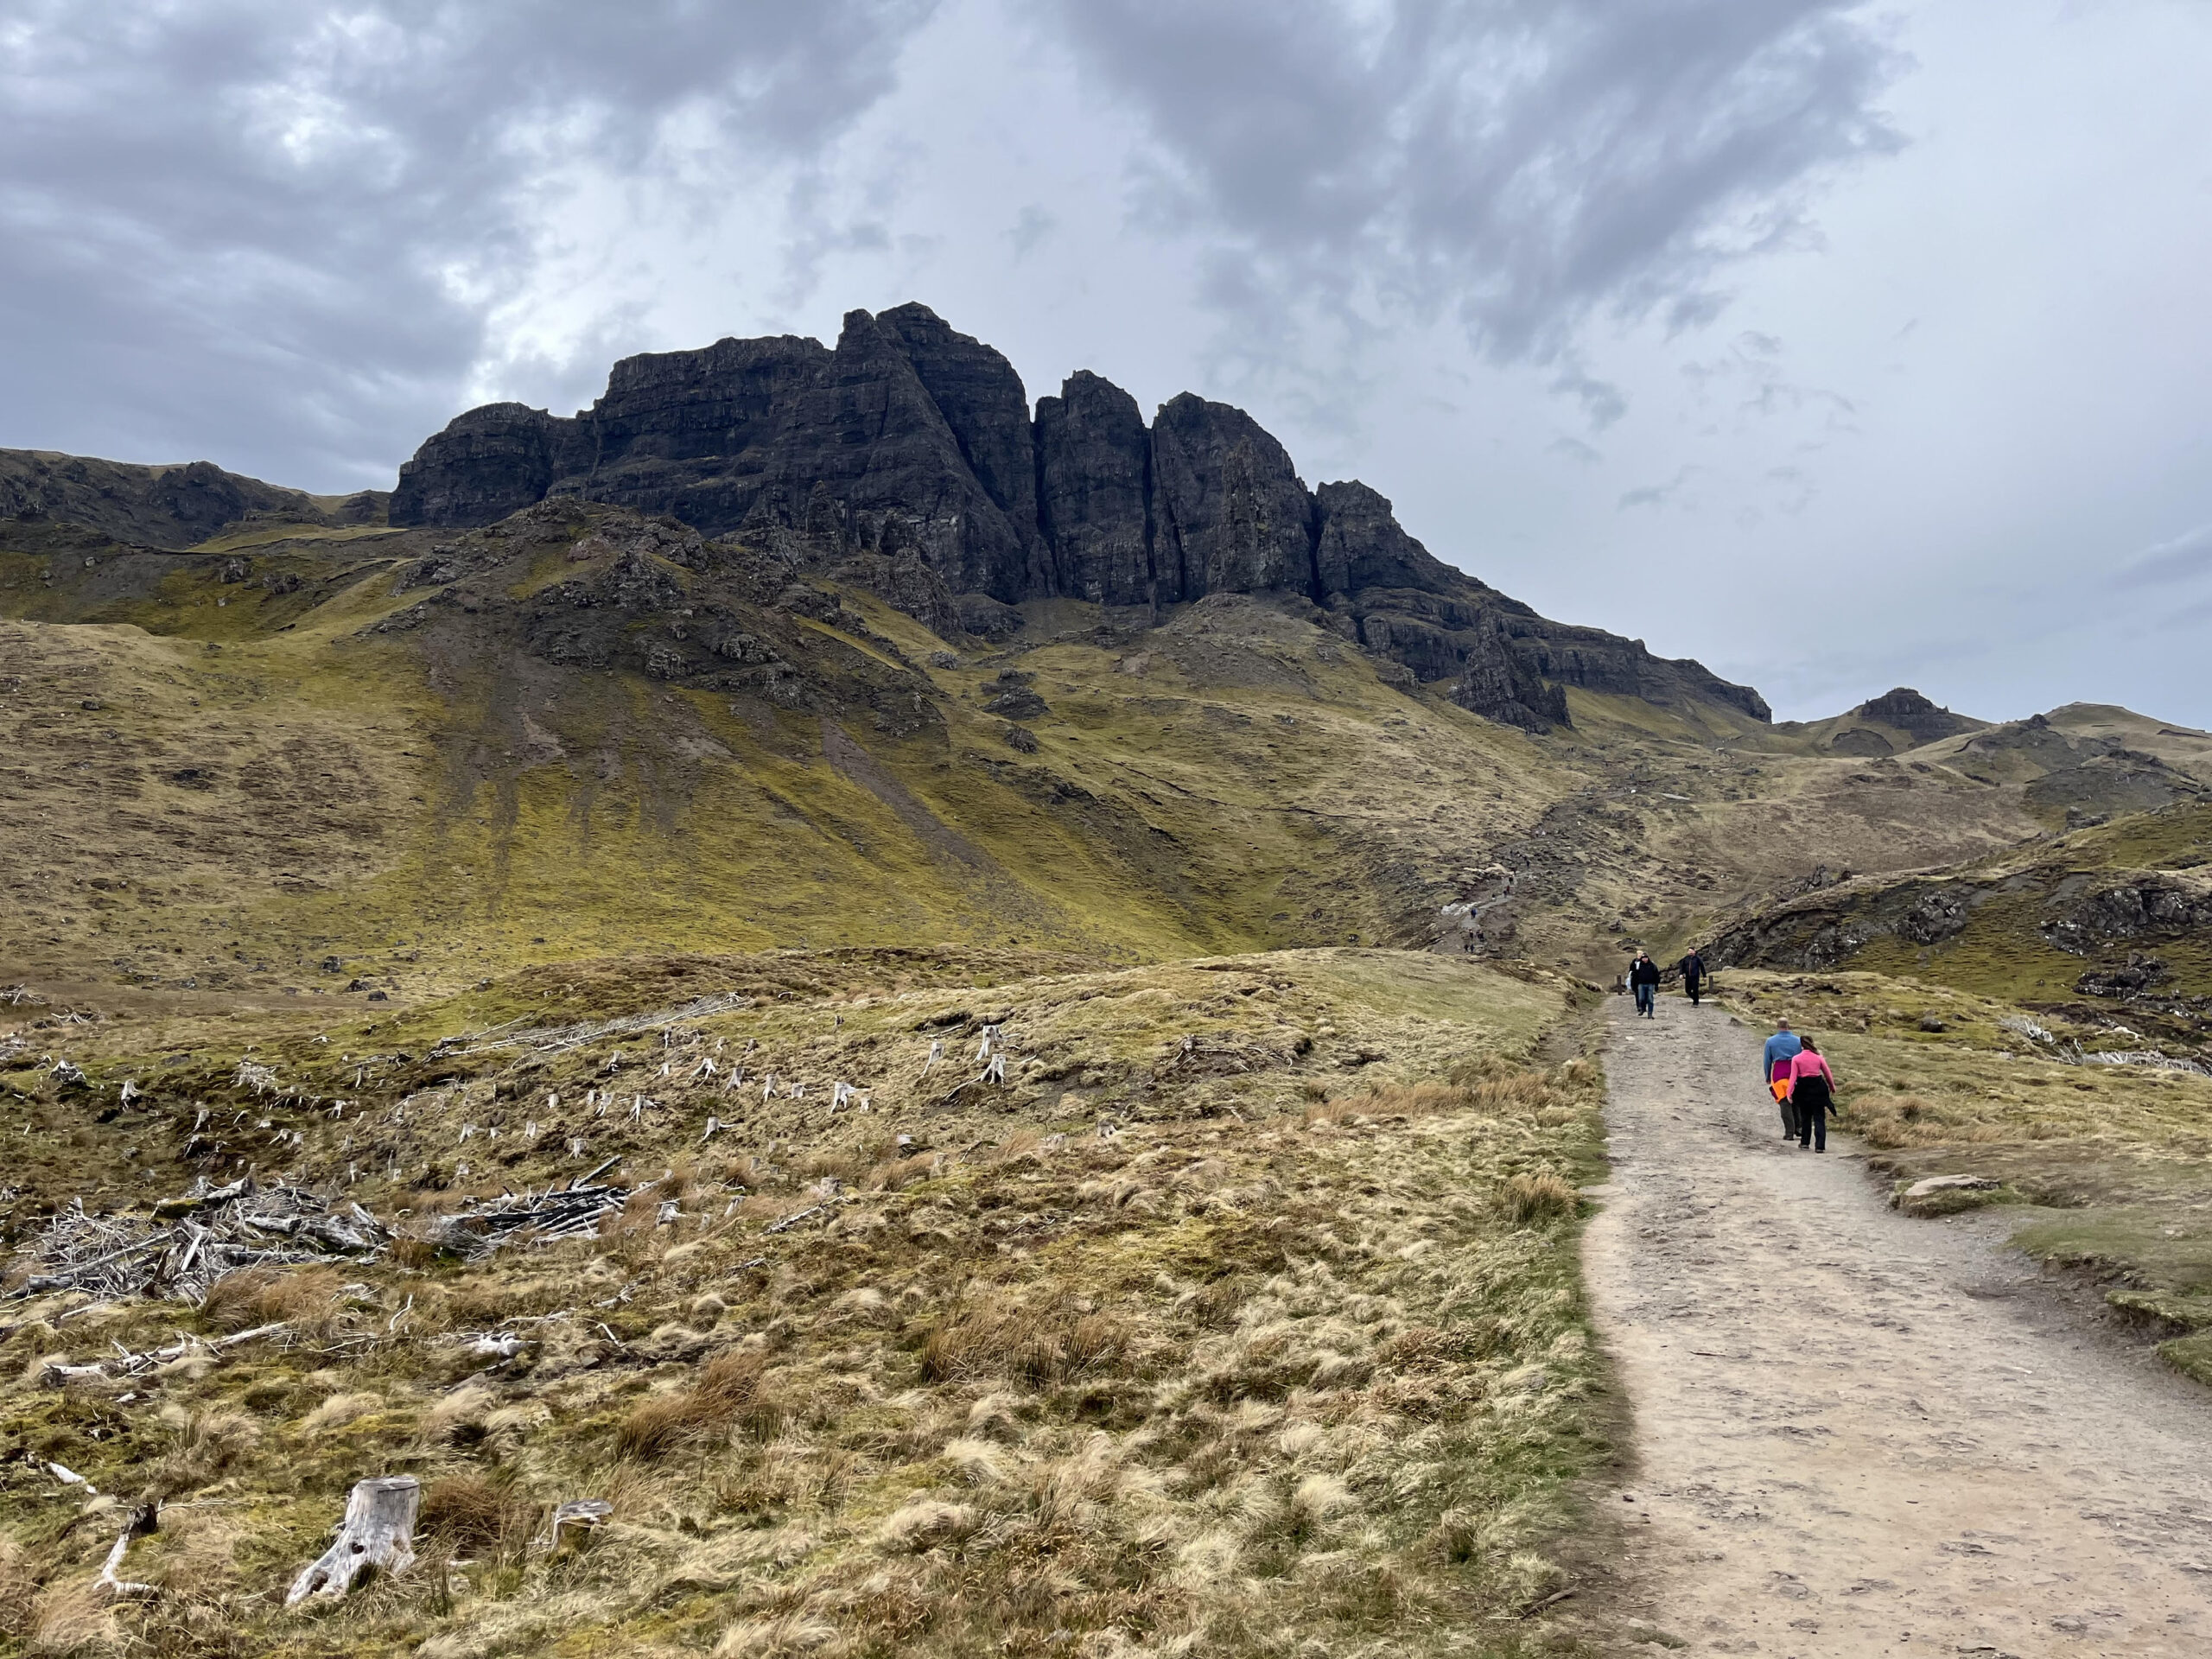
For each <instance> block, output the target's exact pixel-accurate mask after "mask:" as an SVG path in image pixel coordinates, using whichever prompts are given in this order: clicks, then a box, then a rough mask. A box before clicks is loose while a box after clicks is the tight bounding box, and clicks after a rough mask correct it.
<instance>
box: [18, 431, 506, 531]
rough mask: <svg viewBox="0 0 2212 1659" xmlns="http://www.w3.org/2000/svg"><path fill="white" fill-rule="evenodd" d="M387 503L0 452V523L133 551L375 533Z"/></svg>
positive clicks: (189, 473) (202, 471)
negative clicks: (76, 531) (305, 533)
mask: <svg viewBox="0 0 2212 1659" xmlns="http://www.w3.org/2000/svg"><path fill="white" fill-rule="evenodd" d="M463 418H464V419H465V418H467V417H466V416H464V417H463ZM385 499H386V498H385V495H384V494H383V493H382V492H380V491H375V490H365V491H363V492H361V493H359V494H358V495H351V496H347V497H346V498H344V499H341V500H339V501H337V502H333V501H331V500H330V499H329V498H327V497H323V498H321V499H318V498H316V497H315V496H312V495H308V494H306V493H303V492H302V491H299V490H288V489H284V488H283V487H281V486H277V485H275V484H264V483H263V482H262V481H261V480H259V479H257V478H246V477H245V476H243V475H241V474H238V473H226V472H225V471H224V470H223V469H222V468H221V467H218V466H216V465H214V464H213V462H212V461H191V462H188V463H187V464H186V465H184V466H181V467H137V466H132V465H130V463H129V462H126V461H96V460H93V459H92V458H90V457H88V456H85V455H60V454H48V453H47V452H45V451H43V450H38V449H0V520H12V521H14V522H15V523H16V524H24V525H29V524H38V523H45V524H70V525H78V526H81V527H82V528H83V529H85V530H89V531H96V532H98V533H99V534H100V535H102V536H105V537H110V538H111V539H112V540H115V541H118V542H124V543H130V544H132V545H135V546H138V547H153V548H166V549H171V550H179V549H183V548H188V547H194V546H197V545H198V544H199V543H201V542H204V541H207V540H208V539H210V538H211V537H214V536H216V535H218V534H219V533H220V532H221V531H225V530H227V529H229V528H230V527H231V526H232V525H233V524H245V523H248V522H259V523H264V524H326V525H335V524H375V523H377V522H378V521H379V520H380V519H382V518H383V517H384V512H385ZM532 499H536V498H535V497H533V498H532Z"/></svg>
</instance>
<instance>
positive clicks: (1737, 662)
mask: <svg viewBox="0 0 2212 1659" xmlns="http://www.w3.org/2000/svg"><path fill="white" fill-rule="evenodd" d="M2207 86H2212V7H2208V6H2206V5H2205V4H2204V3H2203V0H1948V3H1941V4H1939V3H1934V0H1900V3H1896V4H1892V5H1885V6H1878V7H1869V6H1860V5H1848V4H1834V3H1825V0H810V3H808V4H806V5H792V4H790V3H787V0H720V3H712V0H631V3H629V4H628V5H626V6H624V7H620V8H613V7H607V6H604V5H600V4H594V3H589V0H469V3H467V4H462V3H458V0H355V3H350V4H342V5H340V4H328V3H324V0H194V3H191V4H189V5H181V4H177V3H175V0H0V385H4V387H5V395H4V397H0V444H5V445H14V446H21V447H32V448H52V449H65V450H71V451H75V452H78V453H83V454H102V455H109V456H113V457H116V458H118V459H125V460H141V461H168V460H181V459H186V458H190V457H198V456H205V457H207V458H209V459H212V460H213V461H219V462H220V463H221V464H222V465H224V466H226V467H232V468H234V469H236V470H238V471H243V472H247V473H251V474H257V475H259V476H263V477H266V478H270V479H272V480H278V481H281V482H285V483H290V484H296V485H299V486H304V487H308V488H314V489H318V490H343V489H351V488H358V487H360V486H365V485H371V486H383V487H389V486H390V484H391V479H392V474H393V472H394V469H395V468H396V467H397V464H398V462H399V461H401V460H403V459H404V457H405V456H406V455H407V454H409V453H410V451H411V450H412V449H413V448H414V446H415V444H416V442H419V440H420V439H421V438H422V436H423V435H424V434H426V433H427V432H429V431H430V430H432V429H435V428H436V427H438V426H440V425H442V424H443V423H444V422H445V420H446V419H447V418H448V416H451V415H452V414H454V412H456V411H457V410H460V409H461V408H464V407H466V406H467V405H469V404H474V403H478V402H482V401H485V400H486V399H489V398H493V397H519V398H522V399H524V400H525V401H528V402H531V403H533V404H544V405H548V406H550V407H551V408H553V409H555V410H561V411H563V412H565V411H567V410H571V409H574V408H575V407H577V406H579V405H581V404H585V403H588V402H589V401H590V399H591V398H592V397H594V395H596V393H597V391H598V390H599V388H600V386H601V384H602V382H603V380H604V378H605V374H606V369H607V364H608V362H609V361H610V360H611V359H613V358H614V357H617V356H620V355H622V354H624V353H630V352H635V351H643V350H659V349H666V348H669V347H673V346H695V345H701V344H704V343H706V342H707V341H709V340H713V339H715V338H716V337H718V336H721V335H724V334H765V333H784V332H791V333H799V334H816V335H818V336H822V337H824V338H834V337H835V334H836V326H837V318H838V316H839V315H840V314H841V313H842V312H843V311H844V310H846V309H847V308H850V307H853V306H865V307H868V308H871V309H876V308H883V307H886V306H889V305H893V304H896V303H898V302H901V301H904V300H907V299H920V300H923V301H925V302H927V303H928V304H930V305H931V306H933V307H934V308H936V309H937V310H938V311H939V312H940V313H941V314H943V315H944V316H946V317H947V318H948V319H949V320H950V321H952V322H953V323H954V325H955V326H956V327H960V328H962V329H963V330H965V331H967V332H969V333H971V334H977V335H979V336H981V337H982V338H983V339H985V340H989V341H991V342H992V343H993V344H995V345H996V346H999V347H1000V348H1001V350H1003V351H1005V352H1006V353H1007V354H1008V355H1009V356H1010V357H1011V358H1012V359H1014V364H1015V365H1016V366H1017V367H1018V368H1019V369H1020V371H1021V372H1022V375H1023V377H1024V378H1025V379H1026V381H1027V384H1028V385H1029V388H1030V391H1031V394H1032V396H1036V395H1039V394H1040V393H1043V392H1046V391H1052V390H1054V389H1056V388H1057V386H1058V382H1059V380H1060V378H1061V377H1062V376H1064V375H1065V374H1066V373H1067V372H1070V371H1071V370H1073V369H1077V368H1090V369H1094V370H1096V371H1097V372H1100V373H1102V374H1104V375H1106V376H1108V377H1109V378H1112V379H1115V380H1117V381H1119V382H1121V383H1122V385H1126V386H1128V388H1129V389H1130V390H1131V391H1134V392H1135V394H1136V395H1137V397H1139V398H1140V400H1141V401H1142V402H1144V403H1145V404H1147V405H1150V404H1156V403H1159V402H1160V401H1163V400H1164V399H1166V398H1167V397H1171V396H1173V395H1174V394H1175V393H1176V392H1178V391H1184V390H1186V389H1187V390H1191V391H1199V392H1202V393H1204V394H1205V395H1207V396H1209V397H1220V398H1224V399H1227V400H1229V401H1232V402H1236V403H1239V404H1243V405H1244V406H1246V407H1247V408H1249V409H1250V410H1252V411H1253V412H1254V413H1255V415H1257V416H1259V417H1260V419H1261V420H1262V422H1263V423H1265V424H1267V425H1268V427H1269V428H1270V429H1273V430H1274V432H1275V433H1276V434H1277V435H1279V436H1281V438H1282V439H1283V440H1284V442H1286V443H1287V445H1288V447H1289V448H1290V449H1291V452H1292V454H1294V455H1295V456H1296V457H1297V459H1298V461H1299V463H1300V471H1301V472H1302V473H1303V474H1304V475H1305V477H1306V480H1307V481H1308V482H1309V483H1312V482H1318V481H1320V480H1325V479H1332V478H1339V477H1347V476H1357V477H1361V478H1364V479H1365V480H1368V481H1369V482H1370V483H1371V484H1373V485H1375V486H1376V487H1377V488H1379V489H1381V490H1382V491H1383V493H1386V494H1388V495H1389V496H1390V497H1391V498H1392V499H1394V500H1395V502H1396V504H1397V506H1398V510H1399V516H1400V518H1402V520H1403V521H1404V523H1405V524H1406V525H1407V527H1408V529H1409V530H1411V531H1413V532H1414V534H1415V535H1417V536H1419V537H1421V538H1422V539H1423V540H1424V541H1426V542H1427V543H1428V545H1429V546H1430V548H1431V549H1432V550H1434V551H1435V552H1437V553H1439V554H1440V555H1441V556H1444V557H1446V558H1447V559H1450V560H1452V562H1454V563H1459V564H1460V565H1462V566H1464V567H1465V568H1466V569H1469V570H1471V571H1473V572H1474V573H1476V574H1477V575H1480V576H1482V577H1483V578H1484V579H1485V580H1487V581H1490V582H1493V583H1495V584H1497V586H1499V587H1502V588H1505V589H1506V590H1507V591H1509V592H1510V593H1514V594H1517V595H1519V596H1521V597H1522V598H1525V599H1527V600H1528V601H1530V602H1531V603H1533V604H1535V605H1536V606H1537V607H1539V608H1540V609H1542V610H1543V611H1545V612H1546V613H1548V614H1551V615H1554V616H1557V617H1560V618H1562V619H1566V620H1575V621H1585V622H1592V623H1596V624H1599V625H1601V626H1606V627H1610V628H1613V629H1616V630H1618V631H1619V632H1624V633H1629V634H1633V635H1637V636H1639V637H1641V638H1643V639H1646V640H1647V641H1648V642H1649V644H1650V645H1651V646H1652V647H1653V648H1654V649H1655V650H1657V651H1660V652H1664V653H1666V654H1669V655H1694V656H1697V657H1700V658H1703V659H1704V660H1705V661H1706V662H1707V664H1710V665H1712V666H1713V667H1714V668H1716V669H1718V670H1719V671H1722V672H1724V673H1726V674H1728V675H1730V676H1732V677H1735V678H1738V679H1744V680H1748V681H1751V683H1756V684H1758V686H1759V687H1761V688H1762V689H1763V690H1765V692H1766V693H1767V694H1768V696H1770V698H1771V699H1772V700H1773V702H1775V704H1776V706H1777V710H1778V712H1780V713H1781V714H1783V715H1796V716H1812V715H1820V714H1824V713H1830V712H1834V710H1835V709H1839V708H1841V707H1844V706H1847V705H1848V704H1849V703H1851V702H1856V701H1858V700H1859V699H1860V698H1862V697H1864V696H1869V695H1872V694H1874V693H1877V692H1879V691H1881V690H1885V689H1886V688H1887V687H1889V686H1891V685H1892V684H1895V683H1900V682H1902V683H1912V684H1916V685H1917V686H1918V687H1919V688H1920V689H1922V690H1924V691H1926V692H1928V693H1929V695H1931V696H1936V697H1937V698H1938V699H1939V700H1941V701H1943V702H1948V703H1950V704H1951V705H1953V706H1954V707H1957V708H1961V709H1966V710H1968V711H1969V712H1973V713H1976V714H1980V715H1988V716H1993V717H2002V716H2012V715H2023V714H2025V713H2028V712H2030V711H2031V710H2033V709H2041V708H2048V707H2050V706H2052V705H2055V704H2056V703H2060V702H2069V701H2073V700H2077V699H2086V700H2093V701H2113V702H2127V703H2129V704H2132V705H2133V706H2135V707H2137V708H2139V709H2145V710H2148V711H2151V712H2155V713H2157V714H2159V715H2164V716H2166V717H2168V718H2171V719H2175V720H2179V721H2187V722H2188V723H2190V724H2193V725H2212V672H2208V671H2207V670H2206V668H2205V666H2204V664H2203V661H2202V645H2201V642H2202V641H2203V640H2204V639H2205V638H2206V637H2207V634H2208V630H2212V305H2208V302H2207V296H2208V293H2212V281H2208V277H2212V98H2209V97H2207V96H2206V92H2205V89H2206V87H2207Z"/></svg>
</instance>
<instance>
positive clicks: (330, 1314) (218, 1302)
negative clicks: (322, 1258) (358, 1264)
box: [200, 1268, 346, 1337]
mask: <svg viewBox="0 0 2212 1659" xmlns="http://www.w3.org/2000/svg"><path fill="white" fill-rule="evenodd" d="M345 1283H346V1281H345V1280H344V1278H343V1277H341V1276H340V1274H339V1273H338V1272H337V1270H336V1269H335V1268H291V1269H289V1270H279V1269H276V1268H244V1269H241V1270H240V1271H238V1272H236V1273H226V1274H224V1275H223V1276H222V1277H221V1278H220V1279H218V1280H217V1281H215V1282H214V1283H213V1285H211V1286H210V1287H208V1290H207V1300H206V1301H204V1302H203V1303H201V1304H200V1313H201V1314H202V1315H203V1316H204V1317H205V1318H206V1319H207V1323H208V1324H209V1325H212V1326H213V1327H214V1328H215V1329H217V1330H219V1331H243V1330H245V1329H247V1328H248V1327H249V1326H252V1325H270V1324H273V1323H276V1322H277V1321H279V1320H281V1321H283V1323H285V1324H287V1325H290V1326H291V1327H292V1329H293V1330H294V1332H296V1333H297V1334H299V1335H301V1336H303V1337H327V1336H329V1335H331V1334H332V1333H333V1332H335V1331H336V1330H337V1329H338V1328H339V1327H340V1325H341V1323H342V1322H343V1317H344V1316H343V1303H344V1300H345V1298H344V1286H345Z"/></svg>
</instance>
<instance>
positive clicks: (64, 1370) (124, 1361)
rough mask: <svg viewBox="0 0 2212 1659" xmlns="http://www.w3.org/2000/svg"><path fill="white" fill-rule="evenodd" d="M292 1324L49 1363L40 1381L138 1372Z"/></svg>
mask: <svg viewBox="0 0 2212 1659" xmlns="http://www.w3.org/2000/svg"><path fill="white" fill-rule="evenodd" d="M291 1328H292V1327H291V1326H290V1325H289V1324H287V1323H286V1322H284V1321H283V1320H281V1319H280V1320H278V1321H277V1323H276V1324H274V1325H255V1326H254V1327H253V1329H252V1330H251V1331H239V1332H234V1333H232V1335H230V1336H227V1337H218V1338H215V1339H214V1340H213V1342H210V1341H208V1340H207V1338H205V1337H181V1338H178V1339H177V1340H176V1341H175V1342H173V1343H171V1344H168V1346H167V1347H166V1348H149V1349H147V1350H145V1351H143V1353H136V1354H133V1353H129V1352H125V1353H124V1354H121V1355H118V1357H116V1358H114V1359H105V1360H101V1361H99V1362H98V1363H92V1364H86V1365H49V1366H48V1367H47V1368H46V1370H44V1371H43V1372H42V1373H41V1375H40V1377H39V1381H40V1382H41V1383H45V1384H46V1385H47V1386H48V1388H54V1387H58V1386H59V1385H60V1384H62V1383H67V1382H70V1381H72V1380H73V1379H75V1378H77V1377H81V1376H141V1375H143V1373H145V1372H147V1371H150V1370H154V1369H155V1368H156V1366H159V1365H166V1364H167V1363H168V1362H169V1361H171V1360H173V1359H182V1358H183V1357H185V1356H186V1355H187V1354H190V1353H194V1352H197V1351H202V1350H204V1351H207V1352H208V1353H211V1354H215V1353H220V1352H222V1351H224V1350H225V1349H226V1348H235V1347H237V1346H238V1344H240V1343H245V1342H252V1341H254V1340H255V1339H256V1338H260V1337H273V1336H277V1335H279V1334H281V1333H283V1332H287V1331H289V1330H290V1329H291ZM60 1466H61V1465H59V1464H56V1465H54V1467H55V1468H56V1469H59V1468H60Z"/></svg>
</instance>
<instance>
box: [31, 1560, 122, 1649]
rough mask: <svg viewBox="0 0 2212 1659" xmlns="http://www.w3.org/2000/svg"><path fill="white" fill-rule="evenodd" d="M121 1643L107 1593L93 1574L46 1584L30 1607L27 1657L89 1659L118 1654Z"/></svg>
mask: <svg viewBox="0 0 2212 1659" xmlns="http://www.w3.org/2000/svg"><path fill="white" fill-rule="evenodd" d="M23 1651H24V1652H25V1653H26V1654H31V1655H35V1656H37V1659H91V1656H92V1655H95V1654H111V1653H121V1652H122V1651H124V1635H123V1631H122V1630H121V1629H120V1628H119V1627H118V1624H117V1623H116V1618H115V1611H114V1608H113V1606H112V1605H111V1603H110V1602H109V1599H108V1597H107V1593H106V1592H105V1591H103V1590H101V1589H99V1587H98V1586H95V1585H94V1584H93V1582H92V1575H91V1574H90V1573H86V1575H85V1576H84V1577H83V1578H79V1579H71V1580H67V1582H66V1583H61V1584H55V1585H49V1586H48V1587H47V1590H46V1593H45V1594H43V1595H41V1597H39V1599H38V1600H37V1601H36V1602H35V1604H34V1605H33V1607H32V1611H31V1618H30V1639H29V1641H28V1642H26V1643H24V1644H23Z"/></svg>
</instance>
